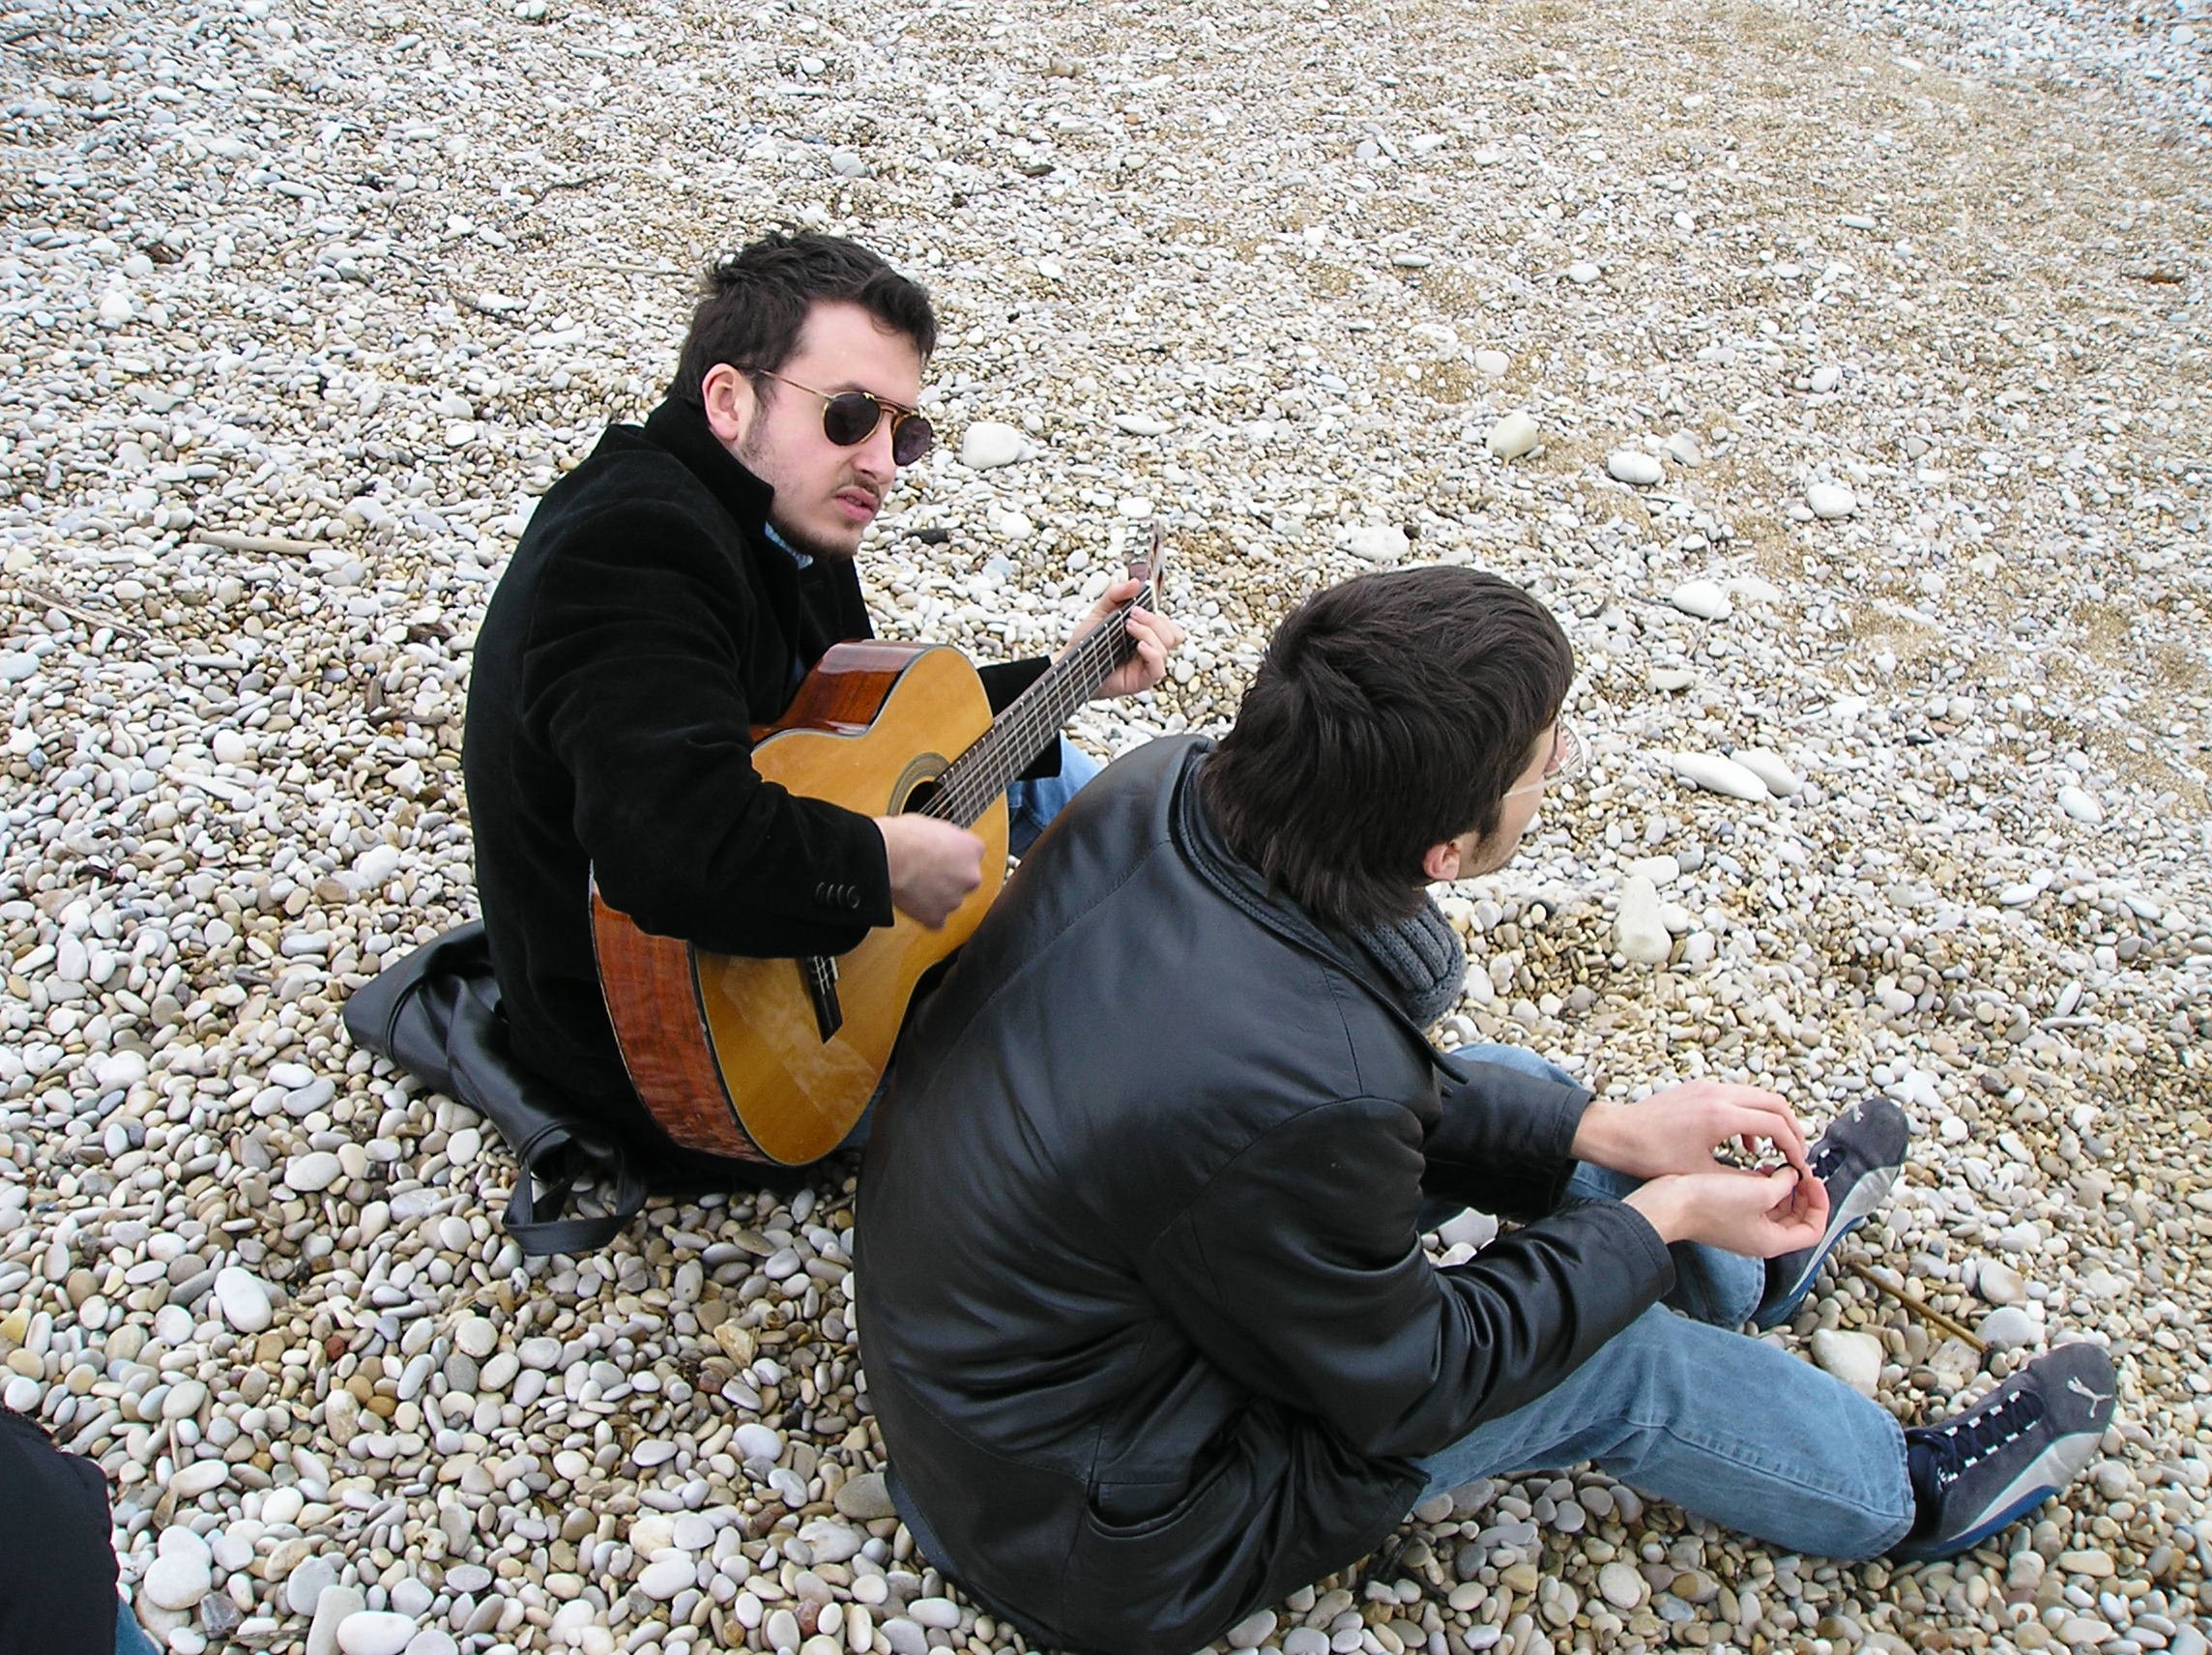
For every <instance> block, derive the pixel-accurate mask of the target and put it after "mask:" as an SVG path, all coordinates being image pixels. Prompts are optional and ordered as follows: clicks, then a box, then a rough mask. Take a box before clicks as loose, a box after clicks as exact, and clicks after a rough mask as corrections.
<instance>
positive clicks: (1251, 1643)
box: [1226, 1609, 1275, 1649]
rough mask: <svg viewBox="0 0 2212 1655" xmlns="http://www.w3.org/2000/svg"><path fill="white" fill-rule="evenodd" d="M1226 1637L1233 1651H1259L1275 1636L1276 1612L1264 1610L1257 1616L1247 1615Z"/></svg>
mask: <svg viewBox="0 0 2212 1655" xmlns="http://www.w3.org/2000/svg"><path fill="white" fill-rule="evenodd" d="M1226 1636H1227V1640H1228V1643H1229V1646H1230V1647H1231V1648H1232V1649H1257V1648H1259V1647H1260V1645H1261V1644H1263V1643H1265V1642H1266V1641H1267V1640H1268V1639H1270V1638H1272V1637H1274V1636H1275V1611H1273V1610H1271V1609H1264V1610H1261V1611H1259V1612H1258V1613H1257V1614H1249V1615H1246V1616H1245V1617H1244V1618H1243V1619H1242V1620H1240V1621H1238V1622H1237V1624H1236V1625H1235V1626H1233V1627H1231V1628H1230V1629H1229V1631H1228V1633H1227V1635H1226Z"/></svg>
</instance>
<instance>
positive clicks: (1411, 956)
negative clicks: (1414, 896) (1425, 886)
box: [1353, 896, 1467, 1029]
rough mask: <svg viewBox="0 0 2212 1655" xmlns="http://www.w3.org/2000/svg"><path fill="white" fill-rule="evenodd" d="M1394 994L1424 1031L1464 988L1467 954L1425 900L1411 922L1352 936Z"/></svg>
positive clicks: (1440, 914)
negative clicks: (1379, 969)
mask: <svg viewBox="0 0 2212 1655" xmlns="http://www.w3.org/2000/svg"><path fill="white" fill-rule="evenodd" d="M1353 941H1354V942H1356V943H1357V944H1359V946H1360V948H1361V950H1362V951H1363V952H1364V953H1365V954H1366V955H1367V957H1368V958H1369V959H1371V960H1373V961H1374V962H1375V964H1376V965H1377V966H1378V967H1379V968H1381V970H1382V973H1383V980H1384V981H1385V982H1387V983H1388V984H1389V985H1390V986H1391V988H1392V989H1393V990H1395V991H1396V993H1397V996H1398V1003H1399V1004H1400V1005H1401V1006H1403V1007H1404V1008H1405V1011H1406V1015H1407V1016H1409V1017H1411V1018H1412V1020H1413V1021H1414V1022H1415V1023H1418V1024H1419V1025H1420V1026H1421V1027H1422V1028H1424V1029H1426V1028H1427V1027H1428V1026H1429V1025H1430V1024H1432V1023H1434V1022H1435V1021H1436V1020H1437V1019H1438V1018H1440V1017H1441V1016H1442V1015H1443V1014H1444V1013H1445V1012H1447V1011H1449V1010H1450V1009H1451V1008H1452V1007H1453V1006H1454V1005H1455V1004H1457V1003H1458V1002H1459V997H1460V994H1461V992H1462V991H1463V990H1464V989H1465V988H1466V987H1467V950H1466V948H1465V947H1463V946H1462V945H1461V944H1460V940H1459V933H1458V932H1456V931H1454V930H1453V929H1452V928H1451V921H1450V920H1448V919H1446V918H1445V917H1444V916H1443V912H1442V911H1441V909H1439V908H1438V907H1437V905H1436V904H1435V903H1434V902H1433V901H1431V900H1430V899H1429V898H1427V897H1425V896H1424V897H1423V898H1422V899H1421V906H1420V908H1419V909H1418V910H1417V911H1415V913H1414V914H1413V915H1412V918H1410V919H1398V920H1392V921H1390V922H1389V923H1387V924H1383V925H1376V926H1371V927H1369V928H1368V929H1367V930H1365V931H1360V932H1356V933H1354V934H1353Z"/></svg>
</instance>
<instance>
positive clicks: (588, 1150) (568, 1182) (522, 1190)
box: [505, 1126, 647, 1259]
mask: <svg viewBox="0 0 2212 1655" xmlns="http://www.w3.org/2000/svg"><path fill="white" fill-rule="evenodd" d="M515 1160H516V1162H517V1167H516V1170H515V1179H514V1190H513V1193H512V1194H510V1195H509V1197H508V1198H507V1215H506V1220H505V1222H506V1225H507V1233H508V1234H509V1235H511V1236H513V1237H514V1244H515V1245H516V1246H517V1247H520V1248H521V1249H522V1252H523V1255H524V1257H526V1258H532V1259H541V1258H544V1257H545V1256H546V1255H547V1254H550V1253H592V1252H597V1250H598V1249H599V1248H601V1247H604V1246H605V1245H606V1244H607V1243H608V1242H610V1241H612V1240H613V1239H614V1238H615V1237H616V1236H617V1235H620V1234H622V1233H623V1231H624V1230H625V1229H626V1228H627V1227H628V1225H629V1221H630V1220H631V1219H633V1218H635V1217H636V1216H637V1215H638V1214H639V1213H641V1212H643V1211H644V1210H645V1198H646V1194H647V1190H646V1183H645V1179H644V1177H643V1176H641V1175H640V1174H639V1173H638V1171H637V1169H636V1168H635V1167H633V1166H632V1165H631V1164H630V1158H629V1156H628V1155H627V1154H626V1152H625V1151H624V1150H623V1149H622V1148H621V1147H619V1146H612V1145H610V1146H607V1147H597V1146H591V1145H587V1144H585V1143H583V1142H582V1141H581V1140H579V1139H578V1138H577V1137H576V1136H575V1134H574V1133H572V1132H570V1131H569V1130H568V1128H567V1127H566V1126H550V1127H547V1128H546V1129H545V1130H544V1131H542V1132H540V1133H539V1134H538V1136H537V1137H536V1138H534V1139H532V1140H531V1141H530V1143H529V1144H528V1145H523V1146H517V1147H516V1150H515ZM579 1162H581V1163H582V1164H583V1170H584V1171H599V1172H602V1173H604V1174H606V1175H607V1176H608V1177H609V1179H610V1180H611V1182H612V1184H613V1190H612V1193H610V1194H609V1195H608V1196H607V1198H606V1207H607V1209H606V1211H604V1212H603V1213H578V1214H576V1215H574V1216H571V1217H568V1218H564V1217H562V1216H561V1212H562V1209H563V1208H565V1207H566V1206H568V1203H569V1201H570V1199H571V1198H572V1197H573V1196H574V1195H575V1193H576V1186H577V1183H578V1181H579V1168H578V1163H579Z"/></svg>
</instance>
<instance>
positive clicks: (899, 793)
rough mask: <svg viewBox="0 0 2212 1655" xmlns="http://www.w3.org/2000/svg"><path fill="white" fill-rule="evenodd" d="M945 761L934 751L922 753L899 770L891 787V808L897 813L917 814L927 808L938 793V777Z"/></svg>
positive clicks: (943, 768) (943, 770)
mask: <svg viewBox="0 0 2212 1655" xmlns="http://www.w3.org/2000/svg"><path fill="white" fill-rule="evenodd" d="M945 769H946V762H945V760H944V759H943V758H942V757H940V756H939V755H938V754H936V753H923V754H922V755H921V756H920V757H918V758H917V759H916V760H915V761H914V762H913V763H912V764H910V765H908V766H907V767H906V769H904V770H902V771H900V772H899V778H898V781H897V783H896V784H895V785H894V786H893V787H892V788H891V810H892V812H893V814H898V815H910V816H911V815H919V814H921V813H922V812H925V811H927V810H928V809H929V805H930V800H932V799H933V798H936V797H937V794H938V785H937V784H938V778H939V777H940V776H942V775H943V774H944V773H945Z"/></svg>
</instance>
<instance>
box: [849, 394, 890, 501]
mask: <svg viewBox="0 0 2212 1655" xmlns="http://www.w3.org/2000/svg"><path fill="white" fill-rule="evenodd" d="M856 460H857V469H858V470H859V473H860V475H861V476H862V477H867V478H874V479H880V480H882V481H883V482H885V483H887V484H888V483H889V481H890V480H891V479H893V478H895V477H897V476H898V461H897V460H895V459H893V458H892V457H891V416H890V413H889V411H888V410H886V411H885V414H884V417H883V418H882V419H881V420H878V421H876V428H875V429H874V430H873V431H870V432H869V433H868V440H867V441H866V442H864V443H862V444H861V445H860V450H859V454H858V455H857V456H856Z"/></svg>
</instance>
